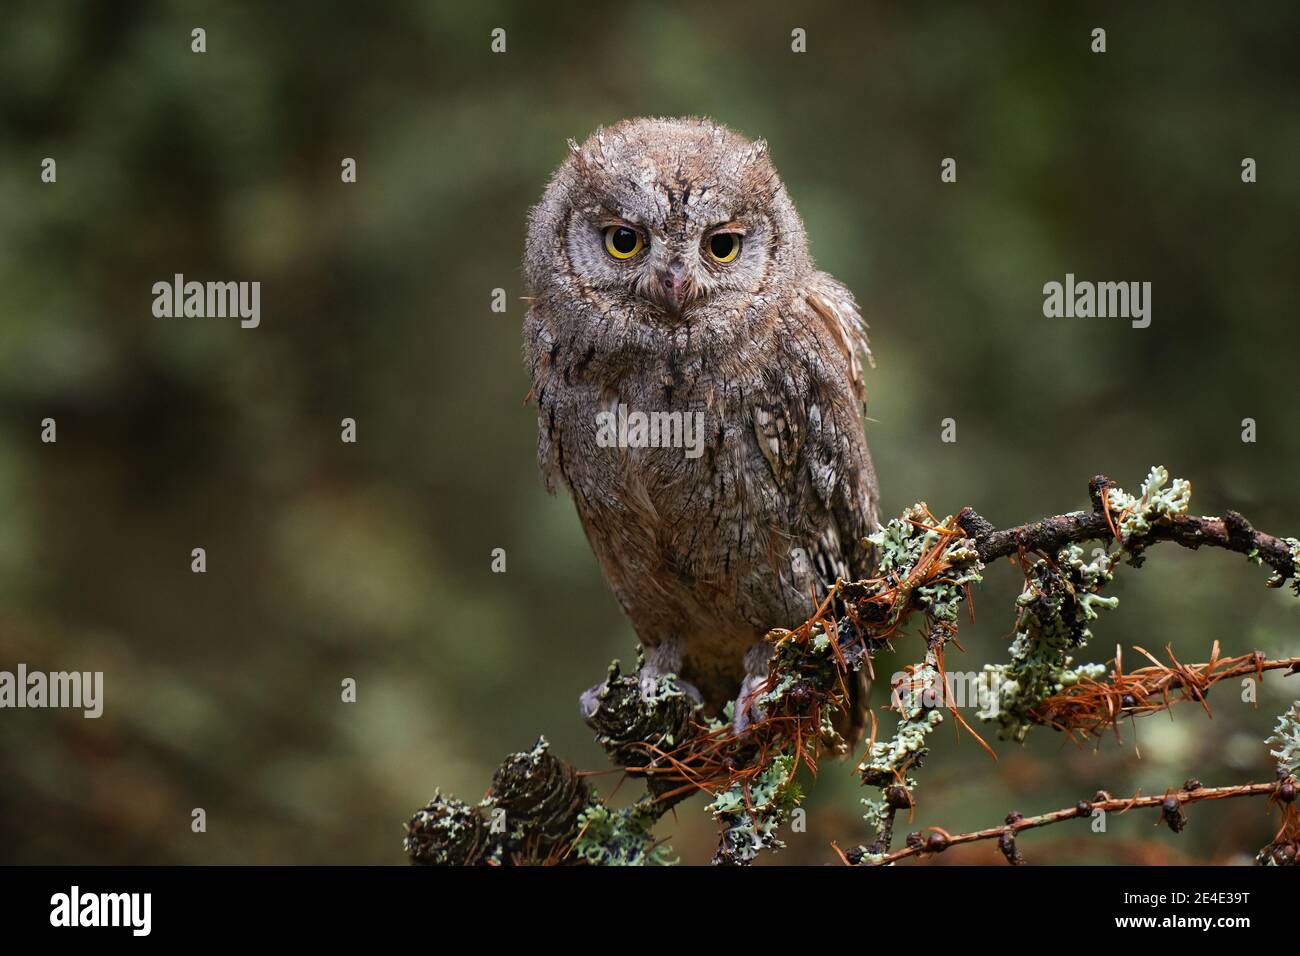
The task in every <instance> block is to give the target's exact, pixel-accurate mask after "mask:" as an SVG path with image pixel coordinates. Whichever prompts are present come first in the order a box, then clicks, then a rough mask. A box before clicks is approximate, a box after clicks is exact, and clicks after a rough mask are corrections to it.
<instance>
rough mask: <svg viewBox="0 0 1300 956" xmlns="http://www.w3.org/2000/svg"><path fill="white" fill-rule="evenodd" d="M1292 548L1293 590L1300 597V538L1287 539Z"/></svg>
mask: <svg viewBox="0 0 1300 956" xmlns="http://www.w3.org/2000/svg"><path fill="white" fill-rule="evenodd" d="M1286 543H1287V544H1288V545H1289V546H1290V547H1291V590H1293V591H1295V593H1296V596H1297V597H1300V538H1287V539H1286Z"/></svg>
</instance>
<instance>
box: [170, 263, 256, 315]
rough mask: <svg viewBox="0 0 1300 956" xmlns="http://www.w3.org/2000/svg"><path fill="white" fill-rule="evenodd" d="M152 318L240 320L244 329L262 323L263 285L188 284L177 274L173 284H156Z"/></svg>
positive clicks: (233, 283)
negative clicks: (153, 316)
mask: <svg viewBox="0 0 1300 956" xmlns="http://www.w3.org/2000/svg"><path fill="white" fill-rule="evenodd" d="M153 296H154V298H153V314H154V315H155V316H156V317H157V318H160V319H180V318H186V319H203V318H212V319H224V318H236V317H238V319H239V325H240V327H241V328H245V329H255V328H257V327H258V325H259V324H261V321H262V283H260V282H186V281H185V276H184V275H182V274H181V273H179V272H178V273H176V275H175V277H174V278H173V279H172V281H171V282H167V281H166V280H162V281H160V282H155V283H154V284H153Z"/></svg>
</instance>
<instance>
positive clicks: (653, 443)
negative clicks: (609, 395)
mask: <svg viewBox="0 0 1300 956" xmlns="http://www.w3.org/2000/svg"><path fill="white" fill-rule="evenodd" d="M596 444H597V445H599V446H600V447H601V448H683V449H685V451H686V457H687V458H699V457H700V456H701V455H702V454H704V413H703V412H642V411H629V410H628V407H627V406H626V405H624V404H622V403H620V404H619V405H618V406H617V409H616V410H615V411H604V412H597V413H596Z"/></svg>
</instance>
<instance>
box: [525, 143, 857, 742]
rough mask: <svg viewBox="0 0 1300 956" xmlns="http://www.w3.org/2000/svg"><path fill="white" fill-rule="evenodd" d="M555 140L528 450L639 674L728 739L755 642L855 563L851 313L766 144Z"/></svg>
mask: <svg viewBox="0 0 1300 956" xmlns="http://www.w3.org/2000/svg"><path fill="white" fill-rule="evenodd" d="M569 150H570V153H569V156H568V158H567V160H566V161H565V162H564V163H563V164H562V165H561V166H560V168H559V169H558V170H557V171H556V173H555V175H554V177H553V178H552V180H551V182H550V185H549V186H548V187H547V189H546V192H545V194H544V195H543V197H542V200H541V202H540V203H539V204H538V205H537V206H536V207H535V208H534V209H533V210H532V214H531V216H530V218H529V226H528V240H527V247H526V251H525V257H524V268H525V272H526V276H527V282H528V286H529V292H530V295H531V301H532V305H531V307H530V308H529V310H528V315H527V318H526V319H525V321H524V345H525V352H526V356H527V363H528V366H529V369H530V372H531V375H532V384H533V388H532V395H533V396H534V398H535V400H536V402H537V424H538V445H537V452H538V458H539V460H540V463H541V468H542V471H543V473H544V475H545V477H546V479H547V484H548V487H549V488H550V489H551V490H552V491H554V489H555V486H556V485H557V484H561V485H563V486H564V487H565V488H567V489H568V491H569V493H570V494H571V495H572V497H573V501H574V504H575V506H576V507H577V511H578V517H579V518H580V520H581V521H582V526H583V528H584V529H585V531H586V533H587V540H588V541H589V542H590V543H591V547H592V550H593V551H594V552H595V555H596V557H597V559H598V560H599V562H600V565H601V567H602V569H603V570H604V574H605V578H606V580H607V581H608V583H609V586H610V588H611V589H612V590H613V592H614V595H615V597H616V598H617V599H618V601H619V603H620V604H621V605H622V606H623V610H624V611H625V612H626V613H627V616H628V617H629V618H630V619H631V622H632V625H633V627H634V628H635V629H636V632H637V635H638V636H639V638H640V640H641V643H642V644H643V646H644V647H645V650H646V662H645V665H644V667H643V670H642V677H643V680H648V679H653V678H654V677H656V676H658V675H660V674H664V673H673V674H675V675H677V677H678V679H679V681H681V682H682V685H683V686H684V687H685V688H686V689H687V691H688V692H689V693H691V694H692V695H694V696H696V697H697V699H698V700H699V701H700V702H701V703H702V704H703V705H704V706H705V708H706V711H707V712H708V713H709V714H711V715H717V714H720V713H722V712H723V710H724V708H725V705H726V704H727V703H728V702H733V701H734V703H735V709H734V712H733V722H734V726H735V727H736V729H737V730H740V731H743V729H744V728H745V726H747V725H748V723H749V722H750V721H751V720H752V719H753V718H754V715H755V713H756V710H755V705H754V698H755V696H756V694H757V692H758V691H759V690H760V689H761V687H762V685H763V682H764V681H765V680H766V676H767V667H768V661H769V658H770V645H768V644H766V643H765V642H764V635H765V634H766V633H767V632H768V631H769V630H770V629H771V628H773V627H789V626H793V625H795V624H798V623H799V622H800V621H802V620H804V619H805V618H807V617H808V616H809V615H810V614H812V613H813V611H814V610H815V609H816V606H817V604H818V603H820V601H821V600H822V599H823V598H824V596H825V594H826V591H827V589H828V588H829V587H831V586H832V585H833V584H834V583H835V581H836V579H837V578H845V579H852V578H860V577H865V576H867V575H868V573H869V571H870V555H869V546H868V545H867V544H866V543H865V542H864V541H863V538H864V536H865V535H867V534H870V533H871V532H872V531H874V530H875V528H876V513H877V500H878V492H877V489H876V478H875V472H874V469H873V468H872V464H871V457H870V454H869V453H868V451H867V445H866V441H865V438H864V436H863V429H862V420H861V418H860V415H859V409H860V407H861V403H862V402H863V401H865V392H864V389H863V365H862V362H863V360H864V359H865V360H868V361H869V360H870V351H869V349H868V345H867V336H866V326H865V324H864V323H863V320H862V317H861V316H860V315H859V313H858V309H857V306H856V304H855V302H854V300H853V296H852V294H851V293H850V292H849V291H848V289H846V288H845V287H844V286H843V285H841V284H840V283H839V282H837V281H836V280H835V279H833V278H831V277H830V276H829V275H827V274H826V273H824V272H818V271H817V268H816V266H815V265H814V264H813V261H812V258H811V257H810V256H809V254H808V246H807V239H806V237H805V235H804V229H803V224H802V222H801V221H800V219H799V215H798V213H797V212H795V208H794V204H793V203H792V202H791V200H790V197H789V196H788V195H787V194H786V191H785V187H784V186H783V185H782V183H781V180H780V179H779V178H778V177H777V174H776V170H775V169H773V167H772V164H771V162H770V160H769V159H768V154H767V145H766V143H764V142H763V141H761V140H760V141H758V142H751V141H749V140H747V139H745V138H744V137H742V136H740V135H738V134H737V133H734V132H732V131H731V130H729V129H727V128H726V127H725V126H720V125H718V124H716V123H713V122H710V121H708V120H702V119H633V120H626V121H624V122H622V123H619V124H618V125H616V126H614V127H612V128H609V129H599V130H597V131H596V132H595V133H594V134H593V135H592V136H591V138H590V139H588V140H587V141H586V142H585V143H583V144H582V145H581V146H579V145H578V144H577V143H576V142H574V141H572V140H570V142H569ZM853 691H854V696H855V698H856V699H855V700H854V701H853V704H852V710H853V713H852V714H851V715H850V720H849V721H848V724H847V725H846V726H845V728H844V729H845V730H846V731H847V732H848V735H849V736H851V737H852V738H854V739H857V738H860V736H861V727H862V720H863V717H864V715H865V711H864V707H865V701H864V700H863V698H864V697H865V687H864V686H857V687H855V688H853ZM595 706H596V700H595V698H594V695H593V694H592V693H591V692H589V693H588V694H587V695H585V696H584V698H583V707H584V712H585V713H587V715H588V716H590V713H591V711H592V709H593V708H594V707H595Z"/></svg>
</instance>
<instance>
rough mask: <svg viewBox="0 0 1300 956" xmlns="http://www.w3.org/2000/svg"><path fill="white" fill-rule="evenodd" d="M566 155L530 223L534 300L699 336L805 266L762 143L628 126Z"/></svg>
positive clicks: (692, 130) (690, 128)
mask: <svg viewBox="0 0 1300 956" xmlns="http://www.w3.org/2000/svg"><path fill="white" fill-rule="evenodd" d="M569 150H570V152H569V156H568V158H567V160H566V161H565V162H564V164H563V165H562V166H561V167H560V168H559V170H557V172H556V173H555V176H554V177H553V179H552V180H551V183H550V185H549V187H548V188H547V190H546V194H545V195H544V196H543V198H542V201H541V202H540V203H539V204H538V205H537V207H536V208H535V209H534V210H533V213H532V216H531V219H530V223H529V234H528V245H527V250H526V256H525V268H526V271H527V276H528V281H529V285H530V286H531V289H532V291H533V293H534V295H543V296H558V297H567V298H569V299H571V300H572V306H573V307H574V308H578V309H580V310H581V309H586V310H588V311H591V312H593V313H598V315H596V316H595V317H596V318H598V319H600V320H602V321H608V320H611V319H612V320H617V321H618V322H621V323H630V324H632V325H636V326H639V327H640V328H641V329H642V330H645V329H646V328H647V327H650V328H655V327H657V328H660V329H663V328H664V327H671V328H681V327H683V326H691V325H694V326H696V327H697V329H699V327H700V326H707V325H708V324H709V323H715V324H721V323H725V322H727V321H728V315H730V316H731V317H732V320H733V321H734V320H738V319H739V318H740V313H741V312H743V311H744V310H746V309H747V308H748V307H749V306H751V305H752V304H754V303H755V301H756V299H758V298H761V297H767V296H776V295H779V294H780V293H781V292H782V287H783V285H785V284H787V283H789V282H790V281H793V280H794V279H796V278H797V277H798V276H800V275H801V274H802V273H804V272H805V271H806V269H807V268H808V258H807V248H806V240H805V237H804V231H803V224H802V223H801V222H800V221H799V216H798V214H797V213H796V212H795V209H794V205H793V204H792V203H791V201H790V199H789V197H788V196H787V195H786V193H785V188H784V186H783V185H782V184H781V180H780V179H779V178H778V177H777V174H776V171H775V170H774V169H773V168H772V164H771V162H770V161H769V159H768V155H767V145H766V143H764V142H763V141H761V140H760V141H758V142H752V141H750V140H747V139H745V138H744V137H743V136H740V135H739V134H737V133H734V132H732V131H731V130H729V129H727V128H726V127H725V126H720V125H718V124H716V123H713V122H710V121H708V120H703V119H632V120H625V121H624V122H621V123H619V124H618V125H616V126H613V127H611V128H608V129H604V128H602V129H598V130H597V131H596V132H595V133H593V134H592V135H591V137H590V138H589V139H587V141H586V142H585V143H583V144H581V145H579V144H577V143H576V142H574V141H572V140H570V142H569ZM555 304H556V305H564V303H563V302H556V303H555ZM737 324H739V323H737ZM699 330H700V331H704V329H699Z"/></svg>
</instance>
